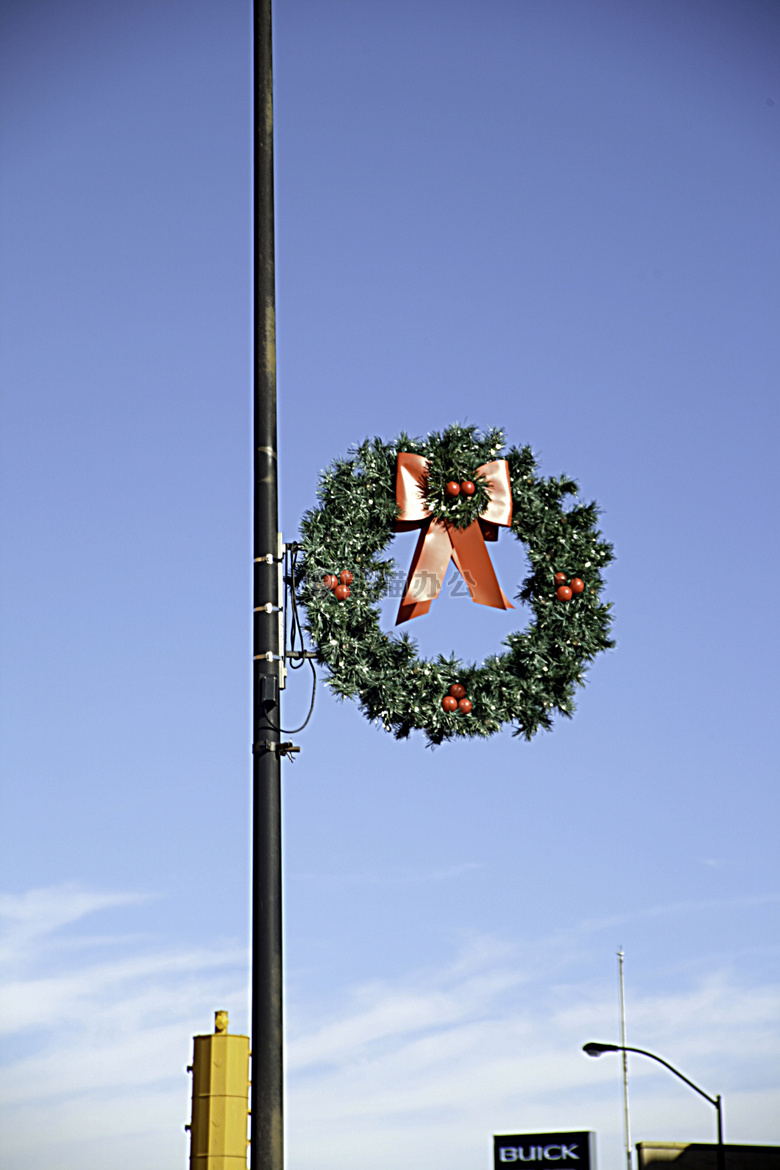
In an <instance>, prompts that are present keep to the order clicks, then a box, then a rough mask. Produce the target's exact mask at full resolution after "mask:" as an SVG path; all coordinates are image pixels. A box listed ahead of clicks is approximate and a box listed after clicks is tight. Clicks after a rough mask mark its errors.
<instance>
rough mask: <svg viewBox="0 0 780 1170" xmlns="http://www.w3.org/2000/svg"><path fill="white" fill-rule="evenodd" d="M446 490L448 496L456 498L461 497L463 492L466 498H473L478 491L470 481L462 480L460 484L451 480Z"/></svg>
mask: <svg viewBox="0 0 780 1170" xmlns="http://www.w3.org/2000/svg"><path fill="white" fill-rule="evenodd" d="M444 490H445V492H446V493H447V495H448V496H452V497H453V498H454V497H455V496H459V495H460V493H461V492H463V494H464V496H473V495H474V492H475V491H476V490H477V489H476V487H475V485H474V484H473V483H472V482H471V480H470V479H462V480H461V481H460V483H458V482H457V480H454V479H451V480H450V482H449V483H448V484H447V486H446V487H445V489H444Z"/></svg>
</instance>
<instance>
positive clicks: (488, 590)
mask: <svg viewBox="0 0 780 1170" xmlns="http://www.w3.org/2000/svg"><path fill="white" fill-rule="evenodd" d="M449 538H450V541H451V543H452V559H453V560H454V562H455V566H456V568H457V570H458V572H459V573H460V575H461V577H462V578H463V580H464V581H465V582H466V586H467V588H468V591H469V593H470V594H471V600H472V601H476V603H477V605H490V606H492V607H493V608H494V609H514V608H515V607H514V606H513V605H512V603H511V601H509V600H508V598H507V597H506V595H505V593H504V591H503V589H502V588H501V586H500V585H499V583H498V578H497V577H496V572H495V569H494V568H493V562H492V561H491V559H490V553H489V552H488V550H487V546H486V545H485V541H484V538H483V536H482V529H481V528H480V526H479V521H477V520H475V521H474V523H473V524H469V526H468V528H465V529H463V528H460V529H458V528H453V529H451V530H450V533H449Z"/></svg>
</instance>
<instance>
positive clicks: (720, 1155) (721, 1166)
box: [715, 1093, 726, 1170]
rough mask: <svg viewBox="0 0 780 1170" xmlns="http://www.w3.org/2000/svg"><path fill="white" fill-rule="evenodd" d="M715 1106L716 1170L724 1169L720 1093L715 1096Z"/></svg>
mask: <svg viewBox="0 0 780 1170" xmlns="http://www.w3.org/2000/svg"><path fill="white" fill-rule="evenodd" d="M715 1108H716V1109H717V1111H718V1170H726V1147H725V1146H724V1144H723V1104H722V1102H721V1099H720V1093H718V1095H717V1097H716V1098H715Z"/></svg>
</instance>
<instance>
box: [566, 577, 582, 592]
mask: <svg viewBox="0 0 780 1170" xmlns="http://www.w3.org/2000/svg"><path fill="white" fill-rule="evenodd" d="M569 585H570V586H571V591H572V593H582V591H583V589H584V588H585V582H584V581H583V580H582V578H581V577H572V579H571V581H570V582H569Z"/></svg>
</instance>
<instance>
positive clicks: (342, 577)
mask: <svg viewBox="0 0 780 1170" xmlns="http://www.w3.org/2000/svg"><path fill="white" fill-rule="evenodd" d="M339 581H340V582H341V584H342V585H351V584H352V582H353V581H354V577H353V576H352V574H351V573H350V571H349V569H344V571H343V573H339Z"/></svg>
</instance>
